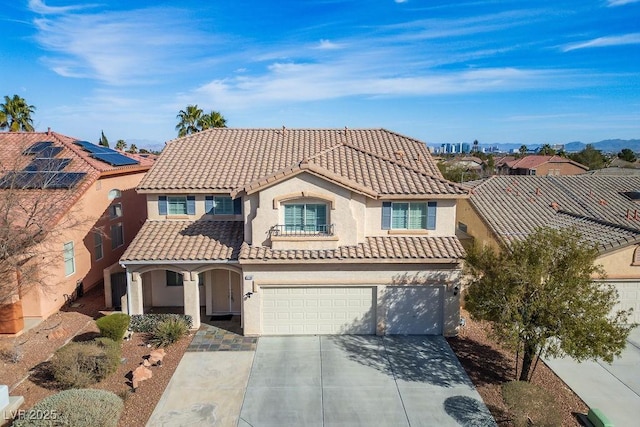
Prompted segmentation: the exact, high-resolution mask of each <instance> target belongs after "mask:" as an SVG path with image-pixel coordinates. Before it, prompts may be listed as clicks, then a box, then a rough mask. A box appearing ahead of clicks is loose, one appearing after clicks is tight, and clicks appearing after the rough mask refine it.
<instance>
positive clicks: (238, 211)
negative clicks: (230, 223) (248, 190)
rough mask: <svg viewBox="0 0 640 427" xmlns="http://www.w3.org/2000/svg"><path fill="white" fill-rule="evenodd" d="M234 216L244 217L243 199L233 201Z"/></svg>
mask: <svg viewBox="0 0 640 427" xmlns="http://www.w3.org/2000/svg"><path fill="white" fill-rule="evenodd" d="M233 214H234V215H242V198H241V197H238V198H237V199H234V200H233Z"/></svg>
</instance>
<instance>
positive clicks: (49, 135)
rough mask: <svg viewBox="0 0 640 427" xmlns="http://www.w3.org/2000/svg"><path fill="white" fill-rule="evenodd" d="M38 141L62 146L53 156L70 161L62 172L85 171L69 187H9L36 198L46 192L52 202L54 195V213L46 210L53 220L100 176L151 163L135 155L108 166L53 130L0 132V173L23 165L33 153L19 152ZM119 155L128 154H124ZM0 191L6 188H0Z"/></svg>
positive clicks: (139, 169) (144, 168) (143, 168)
mask: <svg viewBox="0 0 640 427" xmlns="http://www.w3.org/2000/svg"><path fill="white" fill-rule="evenodd" d="M41 141H50V142H52V143H53V146H54V147H60V148H61V149H62V150H61V151H60V153H58V154H56V155H55V158H59V159H70V160H71V161H70V162H69V164H68V165H66V166H65V167H64V172H80V173H85V174H86V175H85V176H84V177H83V178H82V179H81V180H80V181H79V182H78V184H76V185H74V186H72V188H70V189H27V190H11V191H19V192H21V193H22V194H23V195H24V197H26V198H34V197H35V198H37V197H38V196H37V195H36V192H43V191H46V192H47V197H49V198H50V199H51V200H52V201H53V199H54V198H55V197H59V198H60V201H58V202H56V203H55V205H56V209H55V210H56V212H55V213H54V212H52V211H49V212H48V213H49V214H50V215H52V216H53V217H54V218H52V222H53V223H55V222H56V221H57V220H58V219H59V218H60V216H61V215H62V214H64V213H65V212H66V211H68V210H69V209H70V207H71V206H73V204H74V203H76V202H77V201H78V199H79V198H80V197H81V196H82V194H84V193H85V191H86V190H87V189H88V188H89V187H90V186H91V185H92V184H93V183H94V182H95V181H96V180H98V179H99V178H100V177H102V176H110V175H114V174H128V173H138V172H140V173H141V172H145V171H147V170H148V169H149V168H150V167H151V165H152V164H153V160H149V159H138V158H136V159H135V160H138V161H139V164H136V165H130V166H112V165H110V164H108V163H105V162H102V161H99V160H97V159H94V158H92V157H91V156H90V153H88V152H87V151H84V150H83V149H82V148H81V147H79V146H77V145H76V144H74V141H77V139H75V138H72V137H69V136H66V135H62V134H59V133H57V132H51V131H47V132H0V147H2V149H1V150H0V175H2V176H4V175H5V174H6V173H7V172H9V171H20V170H22V169H23V168H24V167H25V166H27V165H28V164H29V163H30V162H31V161H32V160H33V159H34V157H35V155H29V154H23V153H24V151H25V150H26V149H27V148H29V147H31V146H32V145H33V144H35V143H36V142H41ZM122 154H123V155H125V156H128V157H132V156H131V155H130V154H128V153H122ZM0 191H8V190H1V189H0ZM52 203H53V202H52Z"/></svg>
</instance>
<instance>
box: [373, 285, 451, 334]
mask: <svg viewBox="0 0 640 427" xmlns="http://www.w3.org/2000/svg"><path fill="white" fill-rule="evenodd" d="M443 297H444V288H443V287H442V286H390V287H388V288H387V290H386V292H385V294H384V298H383V303H384V304H385V306H386V308H387V321H386V323H387V334H389V335H440V334H442V310H443V307H442V306H443V302H444V301H443Z"/></svg>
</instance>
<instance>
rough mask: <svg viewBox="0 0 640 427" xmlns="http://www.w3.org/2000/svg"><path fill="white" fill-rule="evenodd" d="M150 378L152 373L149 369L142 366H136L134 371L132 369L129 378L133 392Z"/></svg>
mask: <svg viewBox="0 0 640 427" xmlns="http://www.w3.org/2000/svg"><path fill="white" fill-rule="evenodd" d="M151 377H153V372H151V370H150V369H147V368H145V367H144V366H142V365H140V366H138V367H137V368H136V369H134V371H133V374H132V377H131V384H132V385H133V390H134V391H135V390H136V389H137V388H138V387H139V386H140V383H141V382H142V381H146V380H148V379H149V378H151Z"/></svg>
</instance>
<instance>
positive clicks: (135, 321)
mask: <svg viewBox="0 0 640 427" xmlns="http://www.w3.org/2000/svg"><path fill="white" fill-rule="evenodd" d="M167 319H182V320H184V321H185V323H186V324H187V328H189V329H191V325H192V324H193V322H192V320H191V316H189V315H188V314H162V313H157V314H155V313H149V314H134V315H132V316H131V325H130V326H129V329H131V330H132V331H133V332H145V333H152V332H153V331H154V329H155V327H156V326H157V325H158V324H159V323H160V322H164V321H165V320H167Z"/></svg>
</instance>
